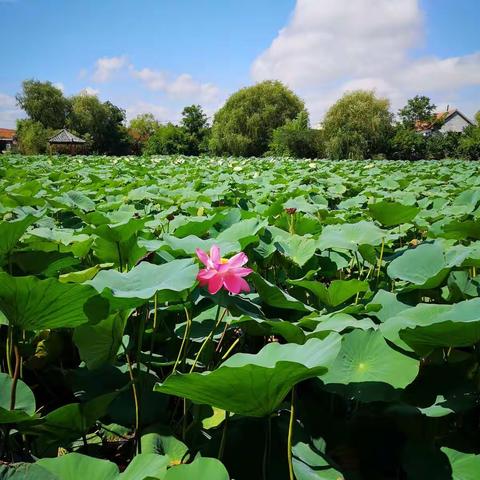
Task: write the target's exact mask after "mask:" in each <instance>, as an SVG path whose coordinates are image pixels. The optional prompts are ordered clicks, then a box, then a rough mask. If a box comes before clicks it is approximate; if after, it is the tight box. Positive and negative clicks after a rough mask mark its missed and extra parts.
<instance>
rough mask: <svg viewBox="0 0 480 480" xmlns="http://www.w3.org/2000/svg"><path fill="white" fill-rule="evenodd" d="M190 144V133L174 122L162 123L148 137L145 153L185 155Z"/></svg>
mask: <svg viewBox="0 0 480 480" xmlns="http://www.w3.org/2000/svg"><path fill="white" fill-rule="evenodd" d="M188 145H189V139H188V135H187V133H186V132H185V130H184V129H183V128H182V127H177V126H176V125H174V124H173V123H167V124H166V125H160V126H159V127H158V129H157V131H156V132H155V133H154V134H153V135H152V136H151V137H150V138H149V139H148V141H147V143H146V145H145V149H144V153H145V154H147V155H177V154H180V155H184V154H186V153H187V150H188Z"/></svg>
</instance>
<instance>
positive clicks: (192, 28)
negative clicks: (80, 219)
mask: <svg viewBox="0 0 480 480" xmlns="http://www.w3.org/2000/svg"><path fill="white" fill-rule="evenodd" d="M0 18H1V19H2V20H1V24H2V27H1V29H0V40H1V42H2V45H4V47H5V48H4V49H3V52H2V53H3V54H2V60H1V61H2V67H1V68H0V127H11V126H13V125H14V123H15V119H16V118H18V117H20V116H21V115H22V113H21V112H20V111H19V110H18V108H17V107H16V106H15V102H14V99H13V97H14V95H15V93H16V92H18V91H19V89H20V86H21V82H22V80H23V79H26V78H37V79H40V80H50V81H52V82H53V83H56V84H58V85H59V86H60V87H61V88H62V89H63V90H64V92H65V94H66V95H73V94H77V93H78V92H80V91H84V92H86V93H90V94H97V95H98V96H99V97H100V98H101V99H103V100H107V99H109V100H111V101H113V102H114V103H116V104H117V105H119V106H121V107H122V108H125V109H126V110H127V113H128V116H129V117H130V118H131V117H132V116H134V115H136V114H138V113H142V112H146V111H151V112H152V113H154V114H155V115H156V116H157V117H158V118H159V119H160V120H162V121H167V120H176V119H178V115H179V112H180V111H181V109H182V108H183V106H185V105H187V104H190V103H201V104H202V105H204V107H205V109H206V110H207V112H208V113H209V114H210V115H211V114H213V113H214V111H215V110H216V109H217V108H218V107H219V106H220V105H221V104H222V103H223V101H224V100H225V98H226V97H227V96H228V95H229V94H230V93H232V92H233V91H235V90H236V89H238V88H240V87H242V86H245V85H249V84H252V83H254V82H255V81H259V80H263V79H265V78H277V79H280V80H282V81H284V82H285V83H287V84H288V85H289V86H290V87H291V88H293V89H294V90H295V91H296V92H297V93H299V94H300V95H301V96H302V97H303V98H304V99H305V101H306V104H307V107H308V109H309V111H310V113H311V119H312V123H316V122H317V121H319V120H320V119H321V117H322V115H323V113H324V112H325V109H326V108H328V106H329V105H330V104H331V103H332V102H333V101H335V99H337V98H338V97H339V96H340V95H341V94H342V93H343V92H344V91H347V90H351V89H354V88H374V89H375V90H376V91H377V93H378V94H379V95H385V96H388V97H389V98H390V99H391V101H392V108H393V109H396V108H398V107H399V106H401V105H402V102H404V101H405V99H406V98H408V97H409V96H411V95H413V94H415V93H423V94H429V95H431V96H432V98H433V100H434V101H435V102H436V103H437V104H438V105H439V106H440V107H443V106H444V105H447V104H450V105H455V106H457V107H458V108H460V109H462V110H463V111H465V112H466V113H467V114H470V115H472V114H473V113H474V112H475V111H477V110H479V109H480V91H479V90H480V53H479V50H480V43H479V42H478V33H477V31H476V30H477V24H478V21H479V20H480V6H479V5H478V1H477V0H455V1H452V0H355V2H352V1H351V0H336V1H335V2H333V1H332V0H168V1H167V0H136V1H134V0H101V1H98V0H96V1H94V0H82V1H65V0H0Z"/></svg>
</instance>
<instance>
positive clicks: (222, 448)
mask: <svg viewBox="0 0 480 480" xmlns="http://www.w3.org/2000/svg"><path fill="white" fill-rule="evenodd" d="M229 417H230V412H225V420H224V422H223V430H222V439H221V441H220V448H219V449H218V459H219V460H220V461H221V460H222V458H223V454H224V453H225V444H226V443H227V428H228V419H229Z"/></svg>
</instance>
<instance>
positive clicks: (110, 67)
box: [92, 56, 127, 83]
mask: <svg viewBox="0 0 480 480" xmlns="http://www.w3.org/2000/svg"><path fill="white" fill-rule="evenodd" d="M126 65H127V57H125V56H119V57H102V58H99V59H98V60H97V61H96V62H95V71H94V72H93V75H92V80H93V81H94V82H98V83H105V82H108V81H109V80H110V79H111V78H112V76H113V75H114V74H115V73H116V72H118V71H119V70H121V69H122V68H124V67H125V66H126Z"/></svg>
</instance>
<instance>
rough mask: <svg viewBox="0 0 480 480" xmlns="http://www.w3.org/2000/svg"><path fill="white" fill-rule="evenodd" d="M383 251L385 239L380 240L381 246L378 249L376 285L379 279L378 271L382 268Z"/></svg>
mask: <svg viewBox="0 0 480 480" xmlns="http://www.w3.org/2000/svg"><path fill="white" fill-rule="evenodd" d="M384 250H385V239H384V238H382V246H381V247H380V258H379V259H378V267H377V283H378V280H379V278H380V270H381V268H382V261H383V252H384Z"/></svg>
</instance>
